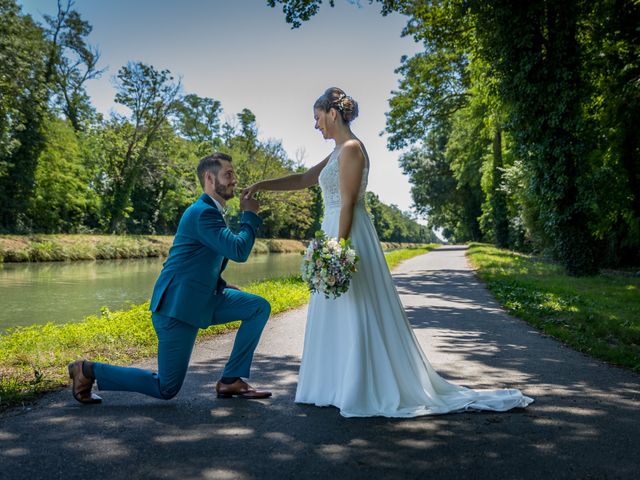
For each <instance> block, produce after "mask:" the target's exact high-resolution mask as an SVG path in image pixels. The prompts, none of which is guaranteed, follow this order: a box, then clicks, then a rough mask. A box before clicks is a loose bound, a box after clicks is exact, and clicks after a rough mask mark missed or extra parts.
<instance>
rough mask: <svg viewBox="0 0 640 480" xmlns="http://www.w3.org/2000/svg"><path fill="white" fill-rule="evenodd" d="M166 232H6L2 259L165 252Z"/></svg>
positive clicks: (137, 255)
mask: <svg viewBox="0 0 640 480" xmlns="http://www.w3.org/2000/svg"><path fill="white" fill-rule="evenodd" d="M172 241H173V237H171V236H164V235H83V234H78V235H64V234H54V235H3V236H0V262H60V261H71V260H102V259H117V258H142V257H159V256H166V255H167V253H168V252H169V248H170V247H171V242H172Z"/></svg>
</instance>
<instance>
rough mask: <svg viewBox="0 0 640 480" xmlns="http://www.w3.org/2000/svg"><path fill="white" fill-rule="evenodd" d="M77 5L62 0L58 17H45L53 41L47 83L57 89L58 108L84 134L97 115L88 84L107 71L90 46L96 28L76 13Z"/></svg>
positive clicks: (50, 45) (48, 34)
mask: <svg viewBox="0 0 640 480" xmlns="http://www.w3.org/2000/svg"><path fill="white" fill-rule="evenodd" d="M73 5H74V2H73V0H67V1H66V3H63V2H62V1H61V0H58V12H57V14H56V16H51V15H45V16H44V19H45V22H46V24H47V29H46V30H45V33H46V35H47V39H48V41H49V49H48V50H49V57H48V61H47V69H46V73H45V81H46V82H47V83H48V84H50V85H52V86H53V90H54V97H53V99H54V104H56V105H58V106H59V107H60V109H61V110H62V112H63V113H64V115H65V116H66V117H67V119H68V120H69V121H70V122H71V124H72V125H73V128H74V129H75V130H76V131H80V130H82V129H84V124H85V123H86V122H87V121H90V120H91V119H92V118H93V117H94V115H95V109H94V108H93V106H92V105H91V102H90V100H89V96H88V95H87V93H86V90H85V84H86V82H87V81H89V80H91V79H94V78H98V77H100V75H102V73H103V72H104V70H99V69H98V68H97V65H98V61H99V59H100V53H99V52H98V50H97V49H94V48H92V47H90V46H89V45H88V44H87V42H86V37H87V36H88V35H89V34H90V33H91V30H92V27H91V25H90V24H89V23H88V22H87V21H85V20H82V18H81V17H80V14H79V13H78V12H76V11H75V10H72V7H73Z"/></svg>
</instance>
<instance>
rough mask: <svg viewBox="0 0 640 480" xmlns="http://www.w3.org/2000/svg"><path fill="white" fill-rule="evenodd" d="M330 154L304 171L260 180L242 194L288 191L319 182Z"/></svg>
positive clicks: (249, 195)
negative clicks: (261, 191)
mask: <svg viewBox="0 0 640 480" xmlns="http://www.w3.org/2000/svg"><path fill="white" fill-rule="evenodd" d="M330 156H331V155H329V156H327V157H326V158H325V159H324V160H322V161H321V162H320V163H318V164H316V165H314V166H313V167H311V168H310V169H309V170H307V171H306V172H304V173H294V174H293V175H287V176H286V177H280V178H273V179H270V180H262V181H260V182H256V183H254V184H253V185H251V186H250V187H247V188H245V189H244V190H243V191H242V196H243V197H245V196H248V197H251V196H253V194H255V193H256V192H257V191H259V190H278V191H286V190H302V189H303V188H309V187H312V186H314V185H315V184H316V183H318V176H319V175H320V172H321V171H322V169H323V168H324V166H325V165H326V164H327V162H328V161H329V157H330Z"/></svg>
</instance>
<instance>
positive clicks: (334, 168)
mask: <svg viewBox="0 0 640 480" xmlns="http://www.w3.org/2000/svg"><path fill="white" fill-rule="evenodd" d="M340 150H341V149H338V148H336V149H335V150H334V151H333V153H332V154H331V157H330V158H329V161H328V162H327V164H326V165H325V167H324V168H323V169H322V171H321V172H320V175H319V177H318V183H319V184H320V188H321V189H322V200H323V203H324V209H325V211H326V210H328V209H330V208H336V207H340V206H341V205H342V201H341V199H340V164H339V159H340ZM368 177H369V168H368V167H365V168H364V169H363V171H362V181H361V182H360V190H359V191H358V204H364V194H365V192H366V191H367V181H368Z"/></svg>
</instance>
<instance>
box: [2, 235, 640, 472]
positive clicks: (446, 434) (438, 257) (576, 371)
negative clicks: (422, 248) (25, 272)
mask: <svg viewBox="0 0 640 480" xmlns="http://www.w3.org/2000/svg"><path fill="white" fill-rule="evenodd" d="M394 278H395V281H396V285H397V287H398V291H399V292H400V294H401V297H402V301H403V303H404V305H405V308H406V311H407V313H408V316H409V318H410V320H411V323H412V325H413V328H414V330H415V332H416V335H417V337H418V339H419V341H420V343H421V345H422V347H423V349H424V350H425V352H426V354H427V356H428V357H429V359H430V360H431V362H432V363H433V365H434V367H435V368H436V369H437V370H438V371H439V372H440V373H441V374H442V375H443V376H445V377H446V378H448V379H450V380H451V381H454V382H456V383H460V384H463V385H465V386H468V387H472V388H494V387H495V388H501V387H515V388H520V389H521V390H522V391H523V392H524V393H525V394H526V395H528V396H530V397H533V398H534V399H535V403H533V404H532V405H530V406H529V407H528V408H526V409H520V410H515V411H511V412H507V413H458V414H449V415H442V416H431V417H419V418H413V419H387V418H369V419H345V418H342V417H341V416H340V415H339V414H338V411H337V409H335V408H333V407H325V408H318V407H313V406H307V405H297V404H295V403H294V402H293V400H294V395H295V386H296V377H297V371H298V366H299V361H300V355H301V353H302V342H303V334H304V324H305V316H306V307H303V308H300V309H297V310H294V311H290V312H287V313H285V314H282V315H278V316H275V317H273V318H272V319H271V320H270V321H269V324H268V326H267V329H266V330H265V333H264V335H263V337H262V340H261V344H260V346H259V348H258V351H257V353H256V357H255V361H254V369H253V375H252V378H251V383H252V384H254V385H255V386H257V387H259V388H269V389H271V390H272V391H273V393H274V396H273V398H272V399H269V400H260V401H247V400H240V399H231V400H225V399H217V398H215V394H214V387H215V381H216V379H217V377H218V376H219V374H220V371H221V369H222V366H223V364H224V361H225V359H226V358H227V356H228V354H229V351H230V349H231V345H232V341H233V335H234V334H228V335H223V336H219V337H216V338H213V339H211V340H207V341H205V342H202V343H199V344H198V345H197V346H196V349H195V350H194V355H193V358H192V362H191V368H190V371H189V373H188V375H187V378H186V381H185V384H184V387H183V389H182V391H181V392H180V393H179V395H178V396H177V397H176V398H174V399H173V400H170V401H161V400H155V399H151V398H146V397H144V396H143V395H139V394H128V393H118V392H103V393H102V396H103V399H104V402H103V404H102V405H97V406H82V405H79V404H77V403H76V402H75V401H74V400H73V399H72V398H71V394H70V392H69V390H64V391H60V392H56V393H53V394H50V395H47V396H45V397H44V398H42V399H41V400H40V401H39V402H38V403H37V404H35V405H32V406H31V407H29V408H28V409H24V408H23V409H13V410H9V411H7V412H5V413H3V414H2V416H0V479H40V478H43V479H45V478H46V479H49V478H64V479H76V478H78V479H80V478H83V479H86V478H92V477H98V478H113V479H120V478H124V479H128V480H133V479H139V478H149V479H160V478H180V479H236V478H237V479H264V478H267V479H270V478H278V479H281V478H305V479H308V478H329V479H340V478H367V479H375V478H402V479H405V478H420V479H425V478H429V479H438V478H446V479H449V478H451V479H454V478H455V479H467V478H469V479H493V478H500V479H520V478H522V479H544V480H549V479H556V478H567V479H618V478H620V479H631V478H640V449H639V447H640V408H639V406H640V403H639V400H640V376H639V375H637V374H634V373H632V372H629V371H626V370H623V369H619V368H616V367H612V366H609V365H606V364H604V363H602V362H600V361H597V360H594V359H592V358H590V357H587V356H585V355H582V354H580V353H577V352H575V351H573V350H571V349H570V348H567V347H565V346H563V345H562V344H560V343H559V342H557V341H555V340H553V339H551V338H549V337H546V336H545V335H543V334H541V333H539V332H538V331H536V330H535V329H533V328H532V327H530V326H529V325H527V324H526V323H525V322H523V321H521V320H518V319H516V318H513V317H510V316H509V315H507V314H506V313H505V312H504V311H503V310H501V309H500V307H499V306H498V305H497V303H496V302H495V300H494V299H493V298H492V296H491V294H490V293H489V292H488V291H487V290H486V289H485V287H484V286H483V284H482V283H481V282H480V281H479V280H478V279H477V277H476V276H475V275H474V273H473V271H472V270H471V269H470V267H469V266H468V264H467V262H466V260H465V257H464V247H444V248H441V249H438V250H435V251H433V252H431V253H429V254H427V255H423V256H420V257H416V258H414V259H412V260H409V261H407V262H405V263H404V264H402V265H400V266H399V267H398V268H397V269H396V270H394ZM154 364H155V359H150V360H148V361H144V362H141V363H139V364H138V365H139V366H144V367H146V368H151V369H153V368H154Z"/></svg>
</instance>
